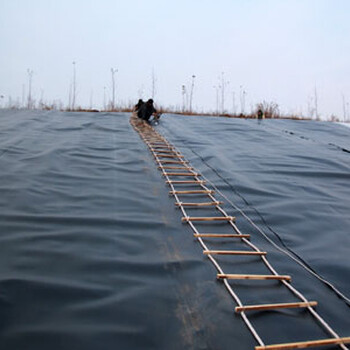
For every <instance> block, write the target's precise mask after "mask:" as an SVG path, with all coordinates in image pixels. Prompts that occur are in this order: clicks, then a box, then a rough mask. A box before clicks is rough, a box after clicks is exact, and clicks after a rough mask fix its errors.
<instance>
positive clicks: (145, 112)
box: [137, 98, 157, 122]
mask: <svg viewBox="0 0 350 350" xmlns="http://www.w3.org/2000/svg"><path fill="white" fill-rule="evenodd" d="M153 113H157V110H156V109H155V108H154V106H153V100H152V99H151V98H150V99H149V100H148V101H147V102H146V103H144V104H143V105H142V106H141V107H140V108H139V110H138V111H137V116H138V117H139V118H141V119H142V120H145V121H146V122H148V121H149V118H151V115H152V114H153Z"/></svg>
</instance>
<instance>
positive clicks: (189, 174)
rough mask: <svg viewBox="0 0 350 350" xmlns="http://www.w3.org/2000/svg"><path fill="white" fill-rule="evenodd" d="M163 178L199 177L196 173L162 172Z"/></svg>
mask: <svg viewBox="0 0 350 350" xmlns="http://www.w3.org/2000/svg"><path fill="white" fill-rule="evenodd" d="M163 175H164V176H199V174H197V173H167V172H163Z"/></svg>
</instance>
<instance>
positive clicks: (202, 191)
mask: <svg viewBox="0 0 350 350" xmlns="http://www.w3.org/2000/svg"><path fill="white" fill-rule="evenodd" d="M214 192H215V191H212V190H188V191H169V194H203V193H204V194H209V193H214Z"/></svg>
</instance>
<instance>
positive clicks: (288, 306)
mask: <svg viewBox="0 0 350 350" xmlns="http://www.w3.org/2000/svg"><path fill="white" fill-rule="evenodd" d="M316 305H317V301H309V302H304V303H279V304H261V305H246V306H236V307H235V311H236V312H242V311H260V310H273V309H291V308H299V307H309V306H316Z"/></svg>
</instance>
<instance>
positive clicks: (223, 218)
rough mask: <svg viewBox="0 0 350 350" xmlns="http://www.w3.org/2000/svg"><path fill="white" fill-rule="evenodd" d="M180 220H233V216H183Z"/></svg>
mask: <svg viewBox="0 0 350 350" xmlns="http://www.w3.org/2000/svg"><path fill="white" fill-rule="evenodd" d="M181 220H182V221H234V220H235V217H234V216H219V217H215V216H207V217H198V216H197V217H183V218H182V219H181Z"/></svg>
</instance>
